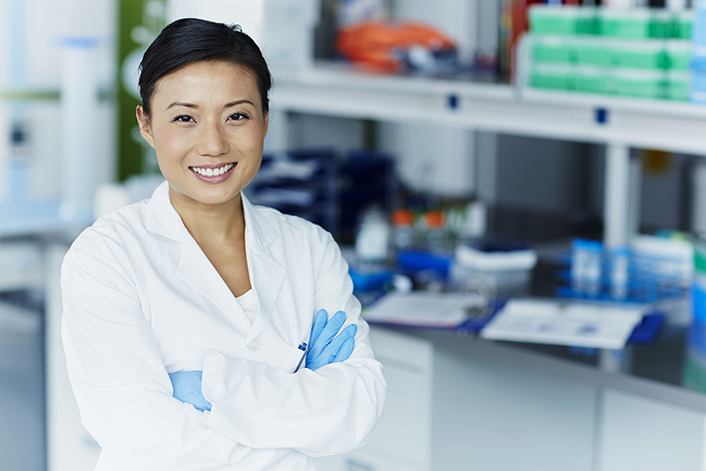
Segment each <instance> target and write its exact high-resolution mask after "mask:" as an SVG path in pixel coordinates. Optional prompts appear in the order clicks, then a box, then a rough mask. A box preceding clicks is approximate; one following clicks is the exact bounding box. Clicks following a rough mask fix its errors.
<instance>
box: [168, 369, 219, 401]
mask: <svg viewBox="0 0 706 471" xmlns="http://www.w3.org/2000/svg"><path fill="white" fill-rule="evenodd" d="M201 376H202V372H201V371H179V372H176V373H170V374H169V379H170V380H171V381H172V386H173V387H174V397H175V398H177V399H179V400H180V401H181V402H183V403H186V404H191V405H192V406H194V407H195V408H197V409H198V410H211V403H210V402H208V401H207V400H206V398H204V397H203V392H202V391H201Z"/></svg>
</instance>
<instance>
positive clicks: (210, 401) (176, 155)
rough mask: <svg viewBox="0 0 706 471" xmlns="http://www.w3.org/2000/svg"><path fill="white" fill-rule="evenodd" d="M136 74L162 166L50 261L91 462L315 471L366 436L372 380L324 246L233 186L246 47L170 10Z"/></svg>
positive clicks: (152, 469)
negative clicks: (148, 188) (155, 183)
mask: <svg viewBox="0 0 706 471" xmlns="http://www.w3.org/2000/svg"><path fill="white" fill-rule="evenodd" d="M139 83H140V93H141V96H142V105H141V106H138V107H137V120H138V122H139V127H140V132H141V134H142V136H143V137H144V138H145V139H146V140H147V142H148V143H149V144H150V145H151V146H152V147H154V149H155V151H156V153H157V160H158V162H159V168H160V170H161V171H162V174H163V175H164V178H165V179H166V182H164V183H163V184H162V185H161V186H160V187H159V188H157V190H156V191H155V192H154V194H153V196H152V198H151V199H149V200H146V201H143V202H141V203H137V204H134V205H132V206H128V207H125V208H122V209H120V210H118V211H115V212H113V213H111V214H109V215H107V216H104V217H102V218H100V219H99V220H98V221H97V222H96V223H95V224H94V225H93V226H92V227H90V228H88V229H87V230H86V231H84V232H83V233H82V234H81V235H80V236H79V237H78V238H77V239H76V241H75V242H74V244H73V245H72V247H71V249H70V250H69V252H68V254H67V255H66V258H65V260H64V264H63V266H62V277H61V286H62V292H63V302H64V316H63V321H62V322H63V323H62V337H63V342H64V348H65V352H66V359H67V364H68V372H69V378H70V380H71V384H72V387H73V390H74V393H75V395H76V400H77V402H78V405H79V409H80V411H81V417H82V420H83V423H84V425H85V427H86V429H88V431H89V432H90V433H91V434H92V435H93V437H94V438H95V439H96V441H97V442H98V443H99V444H100V446H101V447H102V453H101V455H100V458H99V460H98V464H97V466H96V469H97V470H101V471H107V470H111V471H113V470H115V471H117V470H121V471H124V470H149V471H159V470H170V471H179V470H189V471H202V470H203V471H205V470H223V471H225V470H249V471H252V470H272V471H274V470H287V471H292V470H313V469H317V466H316V460H314V459H312V457H318V456H326V455H332V454H336V453H342V452H346V451H348V450H351V449H353V448H356V447H359V446H361V445H363V443H365V441H366V439H367V436H368V434H369V433H370V432H371V430H372V429H373V427H374V426H375V424H376V423H377V420H378V419H379V417H380V414H381V411H382V405H383V402H384V398H385V390H386V385H385V380H384V378H383V376H382V366H381V365H380V363H378V362H377V361H376V360H375V358H374V356H373V351H372V349H371V346H370V341H369V338H368V326H367V324H366V323H365V321H363V320H362V319H361V318H360V303H359V302H358V300H357V299H356V298H355V297H354V296H353V294H352V290H353V285H352V282H351V279H350V277H349V276H348V267H347V265H346V263H345V261H344V260H343V258H342V257H341V253H340V251H339V248H338V246H337V245H336V243H335V242H334V240H333V238H332V237H331V235H330V234H329V233H327V232H325V231H324V230H323V229H321V228H320V227H318V226H316V225H314V224H311V223H309V222H307V221H305V220H303V219H300V218H297V217H292V216H286V215H283V214H281V213H279V212H277V211H275V210H273V209H270V208H265V207H259V206H253V205H252V204H250V203H249V202H248V200H247V198H245V196H244V195H243V194H242V190H243V189H244V188H245V187H246V186H247V185H248V184H249V183H250V182H251V181H252V180H253V178H254V177H255V174H256V173H257V172H258V169H259V167H260V162H261V159H262V148H263V139H264V137H265V134H266V133H267V119H268V98H267V94H268V91H269V88H270V74H269V71H268V69H267V65H266V63H265V61H264V59H263V57H262V55H261V53H260V50H259V48H258V47H257V45H256V44H255V43H254V42H253V41H252V39H251V38H250V37H249V36H247V35H246V34H244V33H242V32H240V30H239V28H238V27H232V26H226V25H224V24H219V23H212V22H208V21H203V20H196V19H184V20H179V21H176V22H174V23H172V24H170V25H168V26H167V27H166V28H164V30H163V31H162V32H161V34H160V35H159V36H158V37H157V38H156V39H155V41H154V43H153V44H152V45H151V46H150V47H149V49H147V51H146V52H145V55H144V58H143V60H142V64H141V75H140V82H139ZM327 313H335V314H334V315H332V316H331V317H330V318H329V316H328V314H327ZM346 325H347V326H346ZM305 344H308V351H307V347H306V345H305Z"/></svg>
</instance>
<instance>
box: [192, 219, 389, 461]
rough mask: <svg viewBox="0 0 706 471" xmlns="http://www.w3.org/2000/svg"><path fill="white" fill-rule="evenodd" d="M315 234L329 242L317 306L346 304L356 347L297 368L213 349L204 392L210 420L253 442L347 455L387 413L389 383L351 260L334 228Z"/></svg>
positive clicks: (317, 453) (245, 441)
mask: <svg viewBox="0 0 706 471" xmlns="http://www.w3.org/2000/svg"><path fill="white" fill-rule="evenodd" d="M315 235H316V236H318V237H320V238H321V240H320V243H321V245H322V247H323V251H322V252H321V254H322V255H321V260H320V269H319V270H318V273H317V274H316V277H317V279H316V284H315V286H316V289H315V292H314V297H315V306H316V310H315V311H317V310H318V309H321V308H323V309H326V310H327V311H328V313H329V315H333V313H334V312H336V311H337V310H344V311H345V312H346V315H347V320H346V323H347V324H350V323H356V324H357V325H358V331H357V334H356V339H355V349H354V351H353V353H352V354H351V357H350V358H349V359H348V360H346V361H344V362H340V363H333V364H330V365H326V366H324V367H321V368H319V369H318V370H316V371H312V370H310V369H307V368H302V369H300V370H299V371H298V372H296V373H295V374H292V373H291V372H290V371H285V370H283V369H280V368H275V367H271V366H269V365H266V364H263V363H258V362H254V361H251V360H246V359H238V358H229V357H226V356H224V355H222V354H221V353H219V352H214V351H212V352H209V353H208V354H207V355H206V361H205V365H204V374H203V391H204V396H205V397H206V399H208V400H209V401H210V402H212V404H213V408H212V411H211V414H210V416H209V417H208V419H207V421H206V423H207V424H208V425H210V426H211V427H213V428H214V430H217V431H219V432H221V433H223V434H224V435H226V436H228V437H230V438H232V439H233V440H235V441H237V442H239V443H243V444H245V445H247V446H251V447H258V448H259V447H274V448H279V447H286V448H294V449H296V450H297V451H300V452H302V453H304V454H306V455H309V456H327V455H333V454H337V453H344V452H347V451H350V450H352V449H355V448H357V447H360V446H362V445H364V444H365V442H366V440H367V438H368V435H369V434H370V432H371V431H372V430H373V428H374V427H375V425H376V423H377V421H378V420H379V418H380V415H381V413H382V407H383V403H384V400H385V393H386V387H387V386H386V383H385V379H384V377H383V375H382V365H381V364H380V363H379V362H378V361H376V360H375V358H374V355H373V350H372V347H371V344H370V339H369V336H368V332H369V327H368V324H367V323H366V322H365V321H364V320H363V319H362V318H361V317H360V313H361V305H360V302H359V301H358V300H357V299H356V298H355V297H354V296H353V284H352V281H351V279H350V276H349V275H348V266H347V264H346V262H345V261H344V259H343V257H342V256H341V253H340V250H339V248H338V246H337V245H336V243H335V242H334V241H333V239H332V238H331V236H330V235H329V234H328V233H325V232H324V231H319V232H318V233H316V234H315ZM312 320H313V313H312Z"/></svg>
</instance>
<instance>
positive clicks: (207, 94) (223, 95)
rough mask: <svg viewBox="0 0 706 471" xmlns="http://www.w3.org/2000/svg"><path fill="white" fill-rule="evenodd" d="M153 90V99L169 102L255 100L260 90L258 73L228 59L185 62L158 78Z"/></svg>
mask: <svg viewBox="0 0 706 471" xmlns="http://www.w3.org/2000/svg"><path fill="white" fill-rule="evenodd" d="M154 90H155V91H154V95H153V100H155V101H169V102H171V101H186V102H192V101H204V100H206V101H210V100H216V101H218V100H220V99H226V100H232V99H234V98H238V99H250V100H255V99H257V98H258V94H259V92H258V88H257V83H256V80H255V74H254V73H253V72H252V71H251V70H250V69H248V68H247V67H244V66H242V65H237V64H232V63H230V62H225V61H200V62H194V63H191V64H188V65H185V66H184V67H181V68H179V69H177V70H175V71H174V72H171V73H169V74H167V75H165V76H163V77H161V78H160V79H159V80H157V83H156V84H155V89H154ZM235 95H237V96H235ZM253 103H254V101H253Z"/></svg>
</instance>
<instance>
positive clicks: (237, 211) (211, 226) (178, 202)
mask: <svg viewBox="0 0 706 471" xmlns="http://www.w3.org/2000/svg"><path fill="white" fill-rule="evenodd" d="M169 199H170V200H171V202H172V206H174V209H175V210H176V212H177V213H178V214H179V216H180V217H181V220H182V221H183V222H184V225H185V226H186V229H187V230H188V231H189V233H190V234H191V236H192V237H193V238H194V240H196V242H197V243H198V244H199V245H201V246H202V247H203V246H204V245H206V246H212V245H221V244H223V243H225V242H226V241H229V240H233V238H234V237H238V238H240V237H244V236H245V217H244V215H243V205H242V200H241V196H240V193H238V195H237V196H236V197H235V198H233V199H232V200H230V201H227V202H225V203H222V204H204V203H201V202H199V201H195V200H192V199H190V198H186V197H183V195H180V194H179V193H176V192H174V191H173V190H172V189H171V188H170V189H169Z"/></svg>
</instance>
